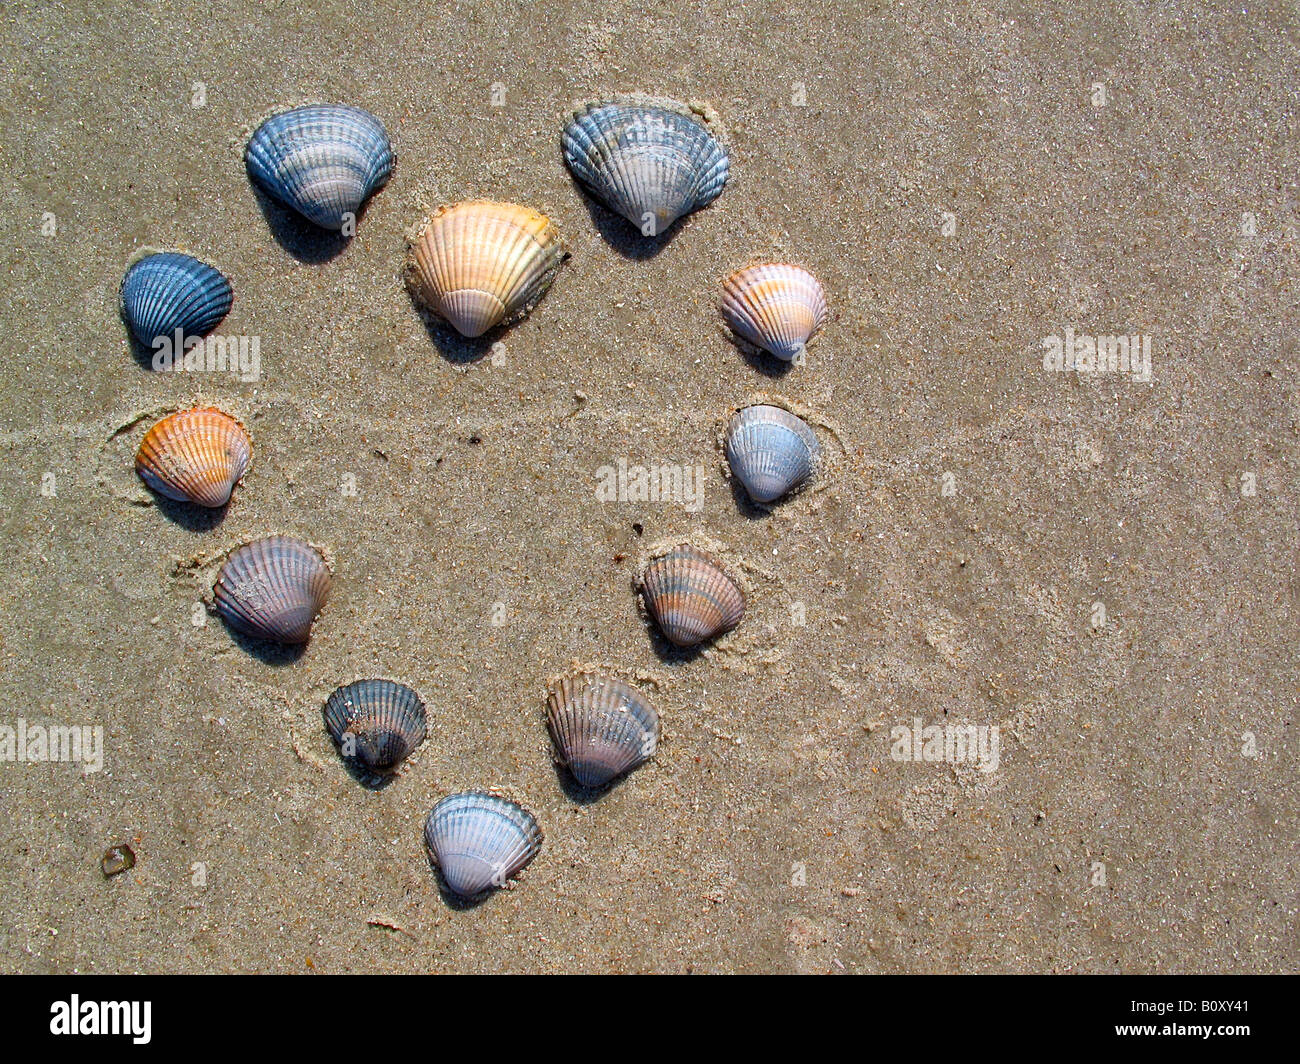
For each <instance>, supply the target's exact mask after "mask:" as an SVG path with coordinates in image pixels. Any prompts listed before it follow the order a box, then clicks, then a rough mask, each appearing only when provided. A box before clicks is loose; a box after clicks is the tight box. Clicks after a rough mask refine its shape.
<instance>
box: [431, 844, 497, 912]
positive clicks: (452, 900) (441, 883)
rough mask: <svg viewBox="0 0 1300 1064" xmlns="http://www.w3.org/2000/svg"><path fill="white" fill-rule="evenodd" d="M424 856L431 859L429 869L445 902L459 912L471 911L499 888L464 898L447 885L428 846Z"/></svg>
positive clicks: (448, 906)
mask: <svg viewBox="0 0 1300 1064" xmlns="http://www.w3.org/2000/svg"><path fill="white" fill-rule="evenodd" d="M424 856H425V857H426V858H427V859H428V861H429V870H430V871H431V872H432V873H433V879H434V882H435V883H437V884H438V893H439V894H441V895H442V901H443V904H444V905H446V906H447V908H448V909H451V910H453V911H455V912H458V913H463V912H470V911H471V910H473V909H477V908H478V907H479V906H480V905H482V904H483V903H484V902H485V901H487V900H488V899H489V898H491V897H492V896H493V895H494V894H496V893H497V889H499V888H497V889H493V890H489V891H488V892H487V893H486V894H480V895H479V896H478V897H477V898H462V897H461V896H460V895H459V894H457V893H456V892H455V891H454V890H452V889H451V888H450V887H449V886H447V881H446V880H445V879H443V878H442V869H441V868H439V867H438V862H437V861H435V860H434V859H433V854H431V853H430V852H429V848H428V846H426V847H425V848H424Z"/></svg>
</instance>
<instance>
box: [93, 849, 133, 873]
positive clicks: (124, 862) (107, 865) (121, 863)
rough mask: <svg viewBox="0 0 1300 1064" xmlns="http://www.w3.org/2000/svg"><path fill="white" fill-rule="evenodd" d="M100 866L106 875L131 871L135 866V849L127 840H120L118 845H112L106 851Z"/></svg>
mask: <svg viewBox="0 0 1300 1064" xmlns="http://www.w3.org/2000/svg"><path fill="white" fill-rule="evenodd" d="M99 867H100V868H102V869H103V871H104V875H105V876H115V875H118V874H120V873H122V872H129V871H130V870H131V869H132V868H134V867H135V851H134V850H133V849H131V847H130V846H128V845H127V844H126V843H125V842H119V843H118V844H117V845H116V846H110V847H109V848H108V849H107V850H105V851H104V856H103V857H102V858H101V859H100V862H99Z"/></svg>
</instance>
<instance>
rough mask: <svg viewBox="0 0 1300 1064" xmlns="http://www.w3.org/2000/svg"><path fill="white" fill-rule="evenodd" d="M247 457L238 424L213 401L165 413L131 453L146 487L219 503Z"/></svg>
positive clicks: (248, 445) (249, 451) (249, 449)
mask: <svg viewBox="0 0 1300 1064" xmlns="http://www.w3.org/2000/svg"><path fill="white" fill-rule="evenodd" d="M252 457H253V441H252V440H251V439H250V438H249V435H248V433H247V432H246V431H245V429H244V426H243V425H241V424H240V423H239V422H238V421H236V420H235V419H234V418H233V417H231V416H230V415H229V414H226V413H223V412H222V411H220V410H218V409H216V408H215V407H199V408H197V409H195V410H183V411H181V412H180V413H176V414H170V415H168V416H167V417H165V418H163V419H162V420H161V421H160V422H158V424H156V425H155V426H154V427H153V428H151V429H150V430H149V431H148V432H147V433H146V434H145V437H144V440H143V441H142V442H141V444H140V450H139V452H138V453H137V454H136V456H135V471H136V472H137V473H139V474H140V479H141V480H143V481H144V482H145V484H147V485H148V486H149V487H150V488H152V489H153V490H154V491H156V492H158V494H159V495H163V496H165V497H167V498H168V499H173V500H175V501H177V502H193V503H197V504H198V505H199V506H208V507H218V506H225V505H226V503H228V502H229V501H230V493H231V492H232V491H233V490H234V488H235V485H236V484H238V483H239V481H240V479H241V478H242V477H243V475H244V473H245V472H247V470H248V464H249V462H250V461H251V460H252Z"/></svg>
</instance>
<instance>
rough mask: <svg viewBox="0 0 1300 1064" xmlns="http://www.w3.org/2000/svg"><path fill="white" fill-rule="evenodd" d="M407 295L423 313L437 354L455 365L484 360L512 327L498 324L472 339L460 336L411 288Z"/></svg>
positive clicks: (465, 364)
mask: <svg viewBox="0 0 1300 1064" xmlns="http://www.w3.org/2000/svg"><path fill="white" fill-rule="evenodd" d="M406 297H407V299H409V300H410V301H411V306H412V307H414V308H415V312H416V314H418V315H419V316H420V322H421V323H422V324H423V325H424V331H425V333H426V334H427V335H428V337H429V340H430V341H431V342H432V343H433V346H434V347H436V348H437V349H438V354H440V355H441V356H442V357H443V358H445V359H446V360H447V361H448V362H450V363H451V364H452V365H453V366H470V365H473V364H474V363H475V362H481V361H482V360H483V358H484V357H485V356H486V355H487V354H489V353H490V352H491V350H492V345H493V344H494V343H496V342H497V340H498V339H499V334H500V333H501V332H503V331H504V330H505V329H508V328H509V325H498V326H497V327H496V328H494V329H489V330H488V331H487V332H486V333H484V334H483V335H482V336H476V337H474V338H473V339H472V340H471V339H469V338H468V337H465V336H461V334H460V333H458V332H457V331H456V330H455V328H453V327H452V325H451V324H450V323H449V322H446V321H444V320H443V319H442V318H440V317H439V316H438V315H437V314H435V313H434V312H433V311H431V310H429V309H428V308H426V307H425V306H424V305H423V304H422V303H421V302H420V300H419V298H418V297H417V296H416V294H415V293H414V292H412V291H411V290H410V289H409V288H408V289H407V290H406Z"/></svg>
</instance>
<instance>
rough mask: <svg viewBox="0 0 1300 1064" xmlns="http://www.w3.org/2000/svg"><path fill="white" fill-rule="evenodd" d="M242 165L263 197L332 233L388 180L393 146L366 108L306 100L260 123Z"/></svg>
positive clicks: (382, 128) (380, 124)
mask: <svg viewBox="0 0 1300 1064" xmlns="http://www.w3.org/2000/svg"><path fill="white" fill-rule="evenodd" d="M245 163H246V164H247V166H248V174H249V176H250V177H251V178H252V179H253V180H254V181H255V182H256V183H257V184H258V186H259V187H260V188H262V189H263V191H265V192H266V193H267V194H268V195H269V196H271V197H272V198H274V199H276V200H278V201H279V202H281V203H283V204H284V205H285V206H287V207H290V208H292V209H293V210H295V211H297V212H298V213H299V214H300V215H302V216H303V217H304V218H306V219H307V220H308V221H309V222H312V223H313V224H314V225H317V226H320V227H321V228H322V229H331V230H335V231H337V230H340V229H342V228H343V227H344V224H345V222H346V220H347V216H348V215H352V216H353V217H354V218H355V215H356V214H357V212H358V211H359V210H360V209H361V205H362V204H363V203H365V201H366V199H367V198H369V196H370V195H371V194H372V193H374V192H375V191H376V190H377V189H379V188H381V187H382V186H383V185H384V184H385V183H386V182H387V181H388V177H389V175H390V174H391V173H392V170H393V150H392V146H391V145H390V144H389V141H388V134H387V132H386V131H385V130H384V125H383V123H382V122H380V121H379V119H378V118H376V117H375V116H374V115H372V114H370V113H369V112H368V111H363V110H361V109H360V108H359V107H344V106H337V105H333V104H311V105H308V106H306V107H297V108H294V109H293V110H291V111H285V112H284V113H282V114H278V115H274V116H272V117H271V118H268V119H267V120H266V121H265V122H263V123H262V124H261V125H260V126H259V127H258V128H257V132H255V133H254V134H253V136H252V138H251V139H250V140H249V142H248V149H247V151H246V152H245Z"/></svg>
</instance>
